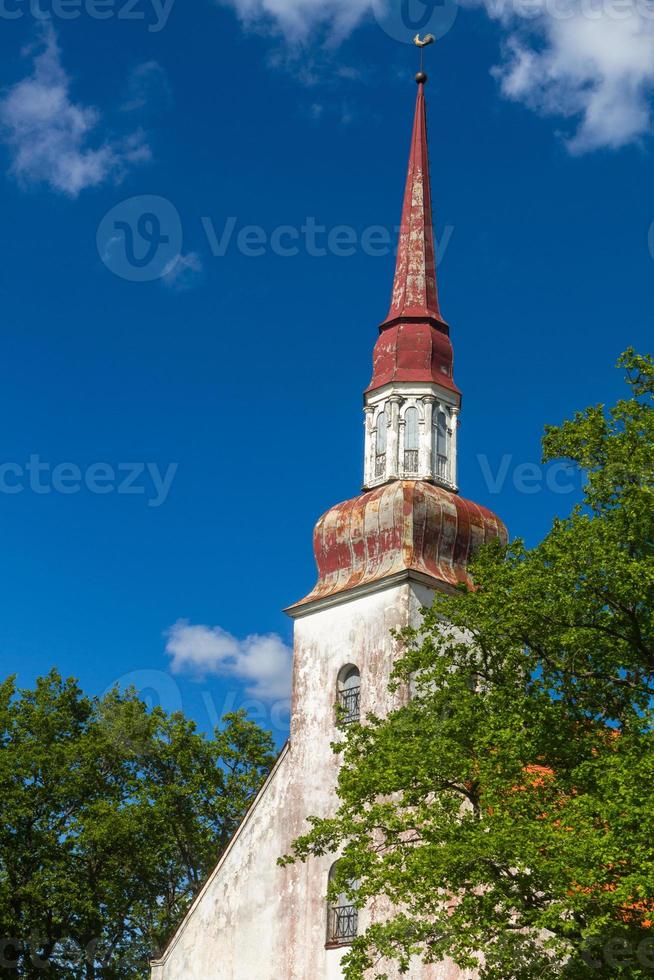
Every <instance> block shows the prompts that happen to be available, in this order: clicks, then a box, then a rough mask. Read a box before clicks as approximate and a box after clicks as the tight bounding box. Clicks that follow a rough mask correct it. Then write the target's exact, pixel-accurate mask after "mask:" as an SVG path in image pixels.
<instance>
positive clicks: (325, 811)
mask: <svg viewBox="0 0 654 980" xmlns="http://www.w3.org/2000/svg"><path fill="white" fill-rule="evenodd" d="M431 595H432V593H431V592H430V590H429V589H427V588H425V587H423V586H421V585H418V584H416V583H409V582H403V583H402V584H398V585H394V586H392V587H390V588H384V587H383V586H378V588H377V590H376V591H375V592H373V593H372V594H369V595H361V596H359V597H358V598H351V599H349V601H340V602H338V604H335V605H332V606H328V607H323V608H318V609H315V610H314V611H312V612H308V613H305V614H303V615H302V616H301V617H300V618H299V619H298V620H297V621H296V624H295V661H294V677H293V705H292V722H291V739H290V743H289V744H288V746H287V747H286V749H285V750H284V752H283V753H282V755H281V757H280V760H279V762H278V764H277V767H276V769H275V771H274V772H273V773H272V775H271V777H270V779H269V780H268V783H267V784H266V786H265V787H264V790H263V792H262V793H261V795H260V797H259V799H258V800H257V802H256V804H255V805H254V806H253V807H252V809H251V811H250V813H249V815H248V817H247V819H246V821H245V822H244V824H243V826H242V827H241V829H240V831H239V833H238V835H237V836H236V838H235V839H234V841H233V842H232V845H231V847H230V848H229V850H228V852H227V853H226V854H225V856H224V857H223V859H222V861H221V863H220V864H219V866H218V868H217V869H216V871H215V872H214V874H213V876H212V877H211V879H210V880H209V882H208V883H207V885H206V887H205V889H204V891H203V892H202V894H201V895H200V896H199V898H198V900H197V901H196V903H195V905H194V907H193V908H192V910H191V912H190V913H189V915H188V916H187V918H186V920H185V922H184V923H183V924H182V926H181V928H180V929H179V930H178V932H177V935H176V936H175V938H174V940H173V942H172V943H171V945H170V947H169V949H168V951H167V953H166V954H165V956H164V958H163V959H162V960H161V961H160V962H159V963H158V964H156V965H155V966H154V967H153V973H152V980H340V978H341V976H342V972H341V968H340V961H341V957H342V955H343V950H342V949H325V937H326V903H325V893H326V889H327V876H328V873H329V868H330V866H331V863H332V858H330V857H327V858H324V859H313V860H311V861H309V862H308V863H307V864H306V865H295V866H292V867H290V868H284V869H282V868H279V867H277V865H276V861H277V858H278V857H279V856H280V855H282V854H284V853H287V852H288V850H289V847H290V843H291V841H292V840H293V839H294V838H295V837H297V836H298V835H299V834H301V833H302V832H304V831H305V830H306V829H307V827H308V825H307V823H306V817H307V816H308V815H311V814H313V815H317V816H327V815H329V814H330V813H331V812H332V811H333V810H334V808H335V805H336V797H335V793H334V785H335V782H336V775H337V767H338V759H337V758H336V757H335V756H334V754H333V753H332V751H331V748H330V742H331V741H332V740H333V739H334V736H335V733H336V729H335V724H334V704H335V701H336V686H337V677H338V673H339V671H340V670H341V668H342V667H343V666H344V665H346V664H354V665H356V666H357V667H359V669H360V671H361V709H362V712H363V713H365V712H366V711H370V710H374V711H375V712H377V713H381V712H383V710H384V706H386V707H388V705H389V696H388V693H387V690H386V685H387V681H388V675H389V672H390V669H391V666H392V663H393V660H394V658H395V657H396V655H397V649H396V644H395V641H394V640H393V639H392V638H391V636H390V630H391V629H393V628H396V627H400V626H404V625H407V624H408V623H414V624H417V623H418V622H419V617H420V608H421V606H422V605H425V604H427V603H429V602H430V600H431ZM397 697H398V699H401V698H402V694H399V695H398V696H397ZM365 924H366V917H365V915H364V916H363V917H362V920H361V925H362V927H365ZM389 976H393V974H392V973H390V974H389ZM460 976H461V974H460V973H459V972H458V971H457V970H456V969H455V968H453V967H452V966H450V965H440V966H438V967H429V968H427V967H416V969H415V970H414V971H413V972H412V973H411V978H412V980H454V978H458V977H460Z"/></svg>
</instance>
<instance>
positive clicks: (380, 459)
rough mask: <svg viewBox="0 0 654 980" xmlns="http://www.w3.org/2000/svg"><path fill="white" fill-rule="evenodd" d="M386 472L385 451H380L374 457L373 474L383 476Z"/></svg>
mask: <svg viewBox="0 0 654 980" xmlns="http://www.w3.org/2000/svg"><path fill="white" fill-rule="evenodd" d="M385 474H386V453H380V454H378V455H377V457H376V458H375V476H376V477H377V476H385Z"/></svg>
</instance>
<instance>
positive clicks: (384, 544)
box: [295, 480, 507, 609]
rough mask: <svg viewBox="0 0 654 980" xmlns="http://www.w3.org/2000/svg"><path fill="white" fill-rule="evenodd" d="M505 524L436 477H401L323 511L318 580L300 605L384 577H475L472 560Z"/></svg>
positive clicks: (446, 582)
mask: <svg viewBox="0 0 654 980" xmlns="http://www.w3.org/2000/svg"><path fill="white" fill-rule="evenodd" d="M494 538H499V539H500V540H501V541H506V540H507V531H506V528H505V527H504V524H503V523H502V521H501V520H500V519H499V517H496V516H495V514H493V513H492V512H491V511H490V510H487V509H486V508H485V507H480V506H479V505H478V504H474V503H471V502H470V501H469V500H464V499H463V498H462V497H460V496H459V495H458V494H455V493H451V492H449V491H448V490H445V489H444V488H443V487H439V486H436V485H435V484H432V483H425V482H422V481H414V480H398V481H395V482H393V483H389V484H386V485H385V486H382V487H378V488H376V489H375V490H371V491H370V492H369V493H364V494H362V495H361V496H359V497H354V498H353V499H352V500H347V501H345V503H342V504H337V505H336V506H335V507H332V508H331V509H330V510H328V511H327V513H326V514H324V515H323V516H322V517H321V518H320V520H319V521H318V523H317V525H316V529H315V532H314V552H315V557H316V563H317V565H318V584H317V585H316V587H315V588H314V590H313V591H312V592H311V593H310V594H309V595H308V596H307V597H306V598H305V599H303V600H302V601H301V602H299V603H298V604H297V606H296V607H295V608H296V609H297V608H298V607H301V606H303V605H305V604H306V603H309V602H314V601H315V600H318V599H327V598H329V597H331V596H336V595H338V594H339V593H341V592H345V591H347V590H349V589H354V588H357V587H361V586H367V585H371V584H372V583H374V582H378V581H380V580H382V579H388V578H397V577H407V578H418V579H420V578H423V576H424V579H423V580H425V579H428V580H429V581H428V582H426V584H429V585H431V586H432V587H433V586H434V584H435V583H434V580H435V579H436V580H437V581H438V583H440V584H441V586H444V587H445V588H447V587H454V586H456V585H458V584H460V583H465V584H467V585H472V580H471V578H470V574H469V563H470V560H471V558H472V557H473V555H474V553H475V551H476V550H477V549H478V548H479V547H481V546H482V545H484V544H486V543H488V542H489V541H491V540H492V539H494Z"/></svg>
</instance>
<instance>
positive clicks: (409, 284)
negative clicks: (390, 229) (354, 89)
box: [386, 73, 443, 324]
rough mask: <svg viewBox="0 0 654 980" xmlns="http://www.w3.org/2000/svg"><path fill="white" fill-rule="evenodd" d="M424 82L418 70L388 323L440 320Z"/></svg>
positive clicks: (441, 320)
mask: <svg viewBox="0 0 654 980" xmlns="http://www.w3.org/2000/svg"><path fill="white" fill-rule="evenodd" d="M426 81H427V76H426V75H424V74H423V73H420V75H418V98H417V101H416V113H415V119H414V123H413V136H412V139H411V152H410V156H409V172H408V175H407V181H406V190H405V193H404V208H403V210H402V225H401V229H400V240H399V246H398V253H397V265H396V269H395V281H394V283H393V296H392V299H391V308H390V310H389V313H388V316H387V318H386V323H387V324H390V323H391V322H392V321H394V320H397V319H398V317H420V318H424V319H428V320H432V319H433V320H438V321H440V322H441V323H442V322H443V318H442V316H441V312H440V308H439V305H438V288H437V285H436V250H435V246H434V228H433V217H432V207H431V181H430V174H429V148H428V144H427V111H426V105H425V82H426Z"/></svg>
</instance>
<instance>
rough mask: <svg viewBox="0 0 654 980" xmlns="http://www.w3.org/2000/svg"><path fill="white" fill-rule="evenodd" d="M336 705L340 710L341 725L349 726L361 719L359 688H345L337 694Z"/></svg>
mask: <svg viewBox="0 0 654 980" xmlns="http://www.w3.org/2000/svg"><path fill="white" fill-rule="evenodd" d="M338 704H339V707H340V708H341V718H340V721H341V723H342V724H343V725H351V724H352V723H353V722H355V721H358V720H359V718H360V717H361V688H360V687H346V688H344V689H343V690H342V691H339V692H338Z"/></svg>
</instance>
